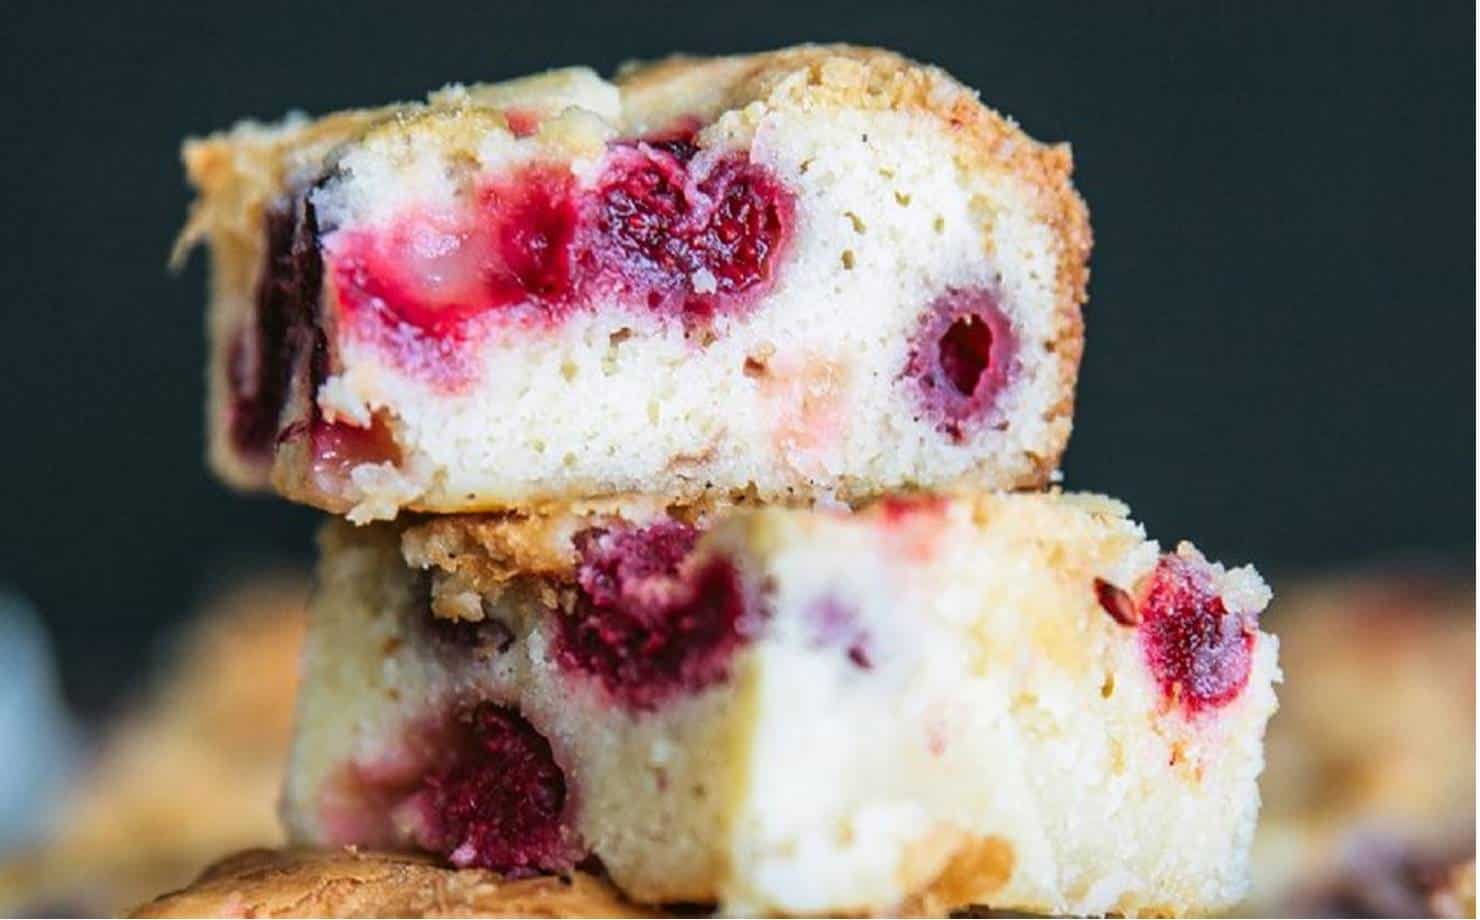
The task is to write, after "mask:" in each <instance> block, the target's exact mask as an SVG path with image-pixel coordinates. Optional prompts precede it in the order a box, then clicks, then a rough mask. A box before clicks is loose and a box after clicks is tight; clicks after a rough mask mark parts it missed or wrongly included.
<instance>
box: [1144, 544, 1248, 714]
mask: <svg viewBox="0 0 1480 920" xmlns="http://www.w3.org/2000/svg"><path fill="white" fill-rule="evenodd" d="M1139 610H1140V613H1141V618H1142V619H1141V648H1142V650H1143V651H1144V652H1145V655H1146V662H1147V664H1148V665H1150V667H1151V673H1152V674H1153V675H1155V677H1156V680H1157V683H1158V684H1159V685H1160V686H1161V690H1162V693H1163V694H1165V695H1166V697H1167V698H1168V699H1170V700H1171V701H1172V702H1173V703H1174V704H1177V705H1180V706H1181V707H1182V709H1183V711H1184V712H1186V713H1188V714H1189V715H1191V714H1195V713H1197V712H1200V711H1202V710H1204V709H1208V708H1216V707H1219V706H1223V705H1226V704H1227V703H1230V702H1232V701H1233V700H1234V699H1235V698H1237V697H1238V695H1239V694H1240V693H1241V692H1242V691H1243V689H1244V686H1245V685H1246V684H1247V683H1248V682H1249V670H1250V668H1251V666H1252V661H1253V653H1254V640H1255V637H1256V635H1257V630H1256V629H1255V626H1254V622H1253V618H1252V617H1250V616H1247V615H1244V614H1240V613H1235V612H1230V611H1229V610H1228V609H1227V608H1225V607H1224V605H1223V599H1222V598H1221V597H1219V596H1218V593H1217V586H1216V585H1215V584H1214V582H1213V573H1212V569H1211V567H1210V566H1209V565H1208V564H1207V563H1206V562H1203V561H1202V560H1200V559H1193V558H1187V557H1184V556H1179V555H1172V554H1168V555H1164V556H1162V557H1161V560H1160V561H1159V562H1158V563H1157V566H1156V570H1155V571H1154V572H1153V573H1152V576H1151V583H1150V585H1149V587H1148V588H1147V589H1146V595H1145V597H1144V598H1143V599H1142V600H1141V603H1140V605H1139Z"/></svg>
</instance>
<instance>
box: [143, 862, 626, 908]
mask: <svg viewBox="0 0 1480 920" xmlns="http://www.w3.org/2000/svg"><path fill="white" fill-rule="evenodd" d="M132 916H135V917H651V916H654V914H653V913H652V912H651V911H648V910H639V909H638V908H637V907H635V906H633V905H632V904H630V903H628V902H626V901H623V900H622V898H621V896H620V895H618V894H617V893H616V892H615V891H614V890H612V888H611V886H609V885H608V884H606V883H605V882H603V881H601V880H600V879H598V878H596V877H594V876H592V875H588V874H586V873H583V872H575V873H572V874H571V875H569V876H567V877H560V876H550V875H545V876H535V877H533V878H522V879H504V878H502V877H500V876H499V875H498V874H496V873H494V872H489V871H487V870H483V869H449V868H446V867H445V866H441V865H438V864H437V863H436V862H435V861H434V860H432V859H431V858H430V857H423V856H413V855H407V854H391V853H374V852H359V851H355V850H317V851H315V850H251V851H248V852H245V853H238V854H237V855H235V856H232V857H230V858H228V859H224V860H222V861H221V862H219V863H217V864H216V865H214V866H212V867H211V868H210V869H208V870H206V872H205V874H204V875H202V876H201V877H200V878H199V879H198V880H197V881H196V882H195V883H194V884H192V885H191V886H189V887H188V888H185V889H184V890H182V891H175V892H171V893H170V894H166V895H162V896H160V897H158V898H156V899H155V900H153V901H150V902H149V903H148V904H144V905H142V906H140V907H138V908H137V909H135V910H134V912H133V914H132Z"/></svg>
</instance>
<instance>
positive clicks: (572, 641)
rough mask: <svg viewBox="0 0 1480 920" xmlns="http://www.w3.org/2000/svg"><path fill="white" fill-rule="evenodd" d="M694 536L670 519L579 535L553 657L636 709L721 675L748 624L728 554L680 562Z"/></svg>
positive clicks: (715, 680)
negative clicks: (688, 564) (569, 607)
mask: <svg viewBox="0 0 1480 920" xmlns="http://www.w3.org/2000/svg"><path fill="white" fill-rule="evenodd" d="M698 536H699V535H698V531H697V530H695V529H694V528H693V527H690V526H689V525H686V524H681V523H677V522H672V521H668V522H663V523H659V524H655V525H652V526H650V527H646V528H642V529H638V530H617V531H607V530H593V531H586V532H584V533H582V534H579V535H578V536H577V537H576V546H577V549H578V551H579V552H580V554H581V562H580V566H579V571H578V575H577V580H578V586H579V595H578V600H577V603H576V606H575V609H574V610H573V611H572V612H571V613H569V614H566V615H564V616H562V617H561V619H560V635H559V640H558V642H557V645H556V658H557V660H558V661H559V662H560V664H561V665H562V666H563V667H565V668H567V669H568V670H570V671H573V672H577V673H582V674H587V675H590V676H592V677H594V678H595V679H596V680H597V681H598V682H599V683H600V684H601V686H602V687H603V688H604V689H605V691H606V692H607V693H608V694H609V695H610V696H611V698H612V699H613V700H615V701H616V702H618V703H619V704H621V705H623V706H626V707H628V708H629V709H633V710H651V709H655V708H657V707H658V706H659V705H660V704H661V703H663V702H665V701H667V700H668V699H670V698H672V697H674V696H678V695H682V694H689V693H697V692H698V691H700V690H702V689H704V688H706V687H709V686H711V685H713V684H716V683H719V682H721V681H723V680H725V679H726V678H727V677H728V676H729V665H730V661H731V659H732V658H733V657H734V654H735V652H736V651H737V650H738V649H739V648H740V647H741V646H743V645H744V644H745V643H747V642H748V641H749V640H750V638H751V635H752V633H753V630H754V624H753V623H752V622H751V621H752V616H751V615H750V614H749V611H748V605H747V604H746V598H745V593H744V591H743V589H742V586H741V582H740V576H739V573H738V572H737V571H736V569H735V566H734V565H733V564H732V563H731V562H730V561H728V560H726V559H723V558H714V559H711V560H709V561H707V562H705V563H704V564H703V565H702V566H700V567H699V568H697V569H690V570H687V571H685V570H684V566H683V563H684V562H685V561H686V560H687V558H688V556H689V554H690V552H691V551H692V549H693V546H694V543H695V541H696V540H697V539H698Z"/></svg>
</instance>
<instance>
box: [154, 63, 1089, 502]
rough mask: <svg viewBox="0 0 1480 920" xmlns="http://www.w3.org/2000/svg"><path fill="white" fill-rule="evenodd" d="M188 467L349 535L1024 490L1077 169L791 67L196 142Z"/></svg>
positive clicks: (914, 87) (1053, 421) (1048, 429)
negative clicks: (600, 512)
mask: <svg viewBox="0 0 1480 920" xmlns="http://www.w3.org/2000/svg"><path fill="white" fill-rule="evenodd" d="M184 158H185V163H186V168H187V172H188V174H189V177H190V181H191V182H192V184H193V185H194V186H195V187H196V189H197V191H198V194H199V198H198V200H197V202H196V205H195V208H194V211H193V213H192V216H191V218H190V221H189V224H188V226H187V228H186V230H185V232H184V234H183V237H182V240H181V244H182V251H183V247H187V246H188V245H189V244H192V243H194V242H196V241H205V242H206V243H208V244H209V247H210V250H211V255H212V266H213V273H212V274H213V282H212V297H211V310H210V324H209V325H210V337H211V355H212V357H211V368H210V391H211V393H210V406H209V415H210V430H211V435H210V454H211V459H212V462H213V465H214V467H215V469H216V471H217V472H218V473H219V474H220V475H221V476H222V477H223V478H225V479H226V480H227V481H228V482H230V483H232V484H234V485H237V486H241V487H246V488H262V487H265V486H267V485H268V484H269V481H270V482H271V483H272V484H273V485H275V486H276V488H277V489H278V490H279V491H281V492H282V493H283V494H285V495H287V496H289V497H291V498H294V499H297V500H300V501H303V502H307V503H309V504H312V505H316V506H318V507H320V508H324V509H327V510H330V511H334V512H348V513H350V514H351V516H352V517H353V518H355V519H356V520H367V519H373V518H388V517H392V516H394V515H395V513H396V512H397V511H398V510H399V509H401V508H408V509H414V510H421V511H432V512H455V511H474V510H500V509H519V508H525V507H529V506H532V505H536V504H539V503H542V502H547V501H555V500H559V501H568V500H583V499H592V498H601V497H610V496H616V495H623V494H628V493H643V494H650V495H665V496H671V497H673V498H676V499H680V500H685V501H691V500H699V499H705V500H711V499H720V500H724V499H728V498H731V497H734V496H737V495H749V496H752V497H757V498H760V499H764V500H787V501H791V502H805V501H808V500H812V499H815V498H817V497H819V496H824V497H827V498H828V499H840V500H844V501H851V500H855V499H862V498H867V497H869V496H872V495H876V494H879V493H882V492H885V491H890V490H895V489H898V488H901V487H907V486H915V487H939V486H943V485H947V484H951V483H957V482H960V483H969V484H971V485H973V486H977V487H984V488H1010V487H1036V486H1041V485H1043V484H1044V483H1045V482H1047V481H1048V480H1049V478H1050V477H1051V476H1052V474H1053V473H1054V472H1055V471H1056V469H1057V465H1058V461H1059V457H1060V454H1061V453H1062V452H1063V449H1064V446H1065V443H1066V441H1067V438H1068V435H1069V428H1070V416H1071V412H1072V403H1073V392H1074V381H1075V376H1076V374H1077V368H1078V362H1079V355H1080V350H1081V345H1082V322H1081V318H1080V307H1081V304H1082V302H1083V300H1084V297H1085V284H1086V278H1087V267H1086V260H1087V257H1088V253H1089V248H1090V231H1089V226H1088V221H1087V216H1086V212H1085V209H1084V206H1083V204H1082V202H1081V201H1080V199H1079V198H1078V196H1077V195H1076V194H1075V192H1074V190H1073V188H1072V187H1071V185H1070V181H1069V173H1070V156H1069V151H1068V149H1067V148H1066V147H1064V146H1044V145H1042V144H1039V143H1037V142H1035V141H1034V140H1032V139H1031V138H1029V137H1028V136H1027V135H1025V134H1024V133H1023V132H1022V131H1020V130H1019V129H1018V128H1017V127H1016V126H1015V125H1013V124H1012V123H1011V122H1010V121H1008V120H1007V119H1005V118H1004V117H1002V116H1001V115H998V114H997V113H995V112H993V111H991V110H990V109H988V108H986V107H984V106H983V105H982V104H981V102H979V101H978V99H977V97H976V95H975V94H974V93H973V92H971V91H970V90H968V89H966V88H965V87H963V86H961V85H960V84H959V83H957V82H956V81H955V80H953V79H952V78H951V77H949V76H948V75H946V74H945V73H943V72H942V71H940V70H938V69H936V68H933V67H926V66H922V65H919V64H915V63H913V62H911V61H908V60H906V59H904V58H901V57H899V56H897V55H895V54H892V53H889V52H885V51H878V50H871V49H860V48H850V47H810V46H809V47H800V48H793V49H789V50H785V51H779V52H774V53H769V54H758V55H751V56H742V57H725V58H713V59H693V58H680V59H672V60H668V61H665V62H662V63H658V64H654V65H650V66H645V67H635V68H629V69H626V70H624V71H623V72H622V73H621V74H620V75H618V77H617V78H616V79H615V81H614V82H608V81H606V80H603V79H601V78H599V77H597V76H596V75H595V74H593V73H592V72H590V71H589V70H585V69H569V70H560V71H552V72H550V73H546V74H542V75H539V76H535V77H530V78H526V79H522V80H516V81H513V82H511V83H503V84H496V85H491V86H470V87H457V86H454V87H448V88H446V89H443V90H441V91H438V92H436V93H433V94H432V95H431V96H430V97H429V99H428V101H427V102H426V103H422V104H408V105H398V106H392V107H389V108H383V109H377V110H366V111H354V112H345V113H340V114H337V115H331V116H329V117H327V118H323V119H320V120H317V121H308V120H305V119H302V118H290V119H288V120H287V121H284V122H281V123H279V124H276V125H270V126H264V125H260V124H253V123H248V124H242V125H239V126H237V127H236V128H234V129H233V130H231V131H229V132H226V133H224V134H218V135H213V136H211V137H208V138H206V139H204V140H197V141H192V142H189V143H187V144H186V146H185V151H184Z"/></svg>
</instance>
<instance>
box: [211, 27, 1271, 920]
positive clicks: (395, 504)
mask: <svg viewBox="0 0 1480 920" xmlns="http://www.w3.org/2000/svg"><path fill="white" fill-rule="evenodd" d="M185 156H186V163H187V167H188V169H189V173H190V176H191V178H192V180H193V181H194V182H195V184H196V185H197V187H198V188H199V189H200V193H201V196H200V199H199V202H198V204H197V206H196V209H195V211H194V214H193V216H192V218H191V222H190V225H189V228H188V229H187V234H186V240H187V241H193V240H196V239H204V240H206V241H207V242H208V243H209V244H210V248H211V253H212V256H213V260H212V264H213V292H214V293H213V298H212V309H211V320H210V327H211V332H212V356H213V357H212V366H211V371H210V384H211V400H210V410H211V419H210V422H211V432H212V434H211V457H212V462H213V464H214V466H215V467H216V469H217V471H218V472H219V473H220V474H221V475H222V477H223V478H225V479H226V480H227V481H228V482H231V483H233V484H235V485H238V486H242V487H245V488H261V487H266V486H268V485H269V484H270V485H271V486H273V487H275V488H276V489H277V490H278V491H280V492H281V493H282V494H284V495H286V496H288V497H290V498H293V499H297V500H300V501H304V502H307V503H310V504H313V505H315V506H317V507H320V508H323V509H324V510H326V511H330V512H334V513H335V514H342V515H345V516H347V517H348V519H349V521H351V522H354V523H353V524H351V523H345V522H341V521H334V522H331V523H330V524H329V525H327V526H326V527H325V529H324V532H323V537H322V539H321V563H320V576H319V581H320V584H319V591H318V596H317V599H316V601H315V604H314V608H315V609H314V612H313V620H312V623H311V626H310V635H309V639H308V649H307V653H306V659H305V662H304V679H305V682H304V690H303V695H302V699H301V702H300V707H299V725H298V731H297V739H296V742H295V746H294V752H293V757H292V763H291V768H290V776H289V781H288V788H287V793H286V799H285V818H286V821H287V824H288V827H289V829H290V831H291V833H292V835H293V837H294V838H295V840H297V841H298V842H299V843H301V844H309V845H320V846H344V845H353V846H363V847H377V848H393V849H407V850H416V851H420V852H423V853H427V854H431V855H432V856H433V857H434V858H437V859H441V860H444V861H445V862H446V863H447V864H449V865H451V866H455V867H457V868H459V869H466V868H479V869H486V870H493V871H495V872H497V873H501V874H503V875H504V876H506V877H521V876H527V875H530V874H538V873H554V874H569V873H571V872H572V871H574V870H575V869H576V867H577V866H580V867H582V868H583V869H585V870H587V871H594V872H599V873H602V874H604V875H605V876H606V877H608V878H609V879H610V880H611V882H612V883H614V884H615V885H616V887H617V888H618V889H619V890H620V891H622V892H623V893H624V894H625V895H627V896H628V897H630V898H632V899H634V900H636V901H638V902H642V903H646V904H660V903H666V902H685V903H695V902H698V903H706V904H715V905H717V906H718V907H719V908H720V909H721V910H724V911H726V912H744V913H773V912H782V913H791V914H837V913H852V914H858V913H887V912H890V911H899V910H911V911H923V912H928V913H937V912H944V911H950V910H954V909H958V908H962V907H966V906H969V905H985V906H989V907H992V908H999V909H1015V910H1027V911H1034V912H1041V913H1070V912H1087V913H1104V912H1115V913H1123V914H1134V913H1158V914H1159V913H1168V912H1172V913H1176V912H1196V911H1206V910H1211V909H1216V908H1218V907H1221V906H1225V905H1228V904H1231V903H1233V902H1234V901H1236V900H1237V899H1238V898H1239V897H1240V895H1241V894H1242V892H1243V890H1244V886H1245V879H1244V874H1245V860H1246V851H1247V848H1248V845H1249V840H1250V837H1251V835H1252V832H1253V828H1254V822H1255V818H1256V814H1257V811H1258V792H1257V787H1256V777H1257V775H1258V773H1259V770H1260V768H1261V765H1262V762H1263V759H1262V736H1263V730H1264V724H1265V722H1266V720H1267V719H1268V717H1269V715H1270V714H1271V713H1272V711H1273V709H1274V706H1275V703H1274V696H1273V693H1272V690H1271V684H1272V682H1273V681H1274V680H1275V679H1276V678H1277V675H1278V671H1277V667H1276V664H1275V642H1274V640H1273V639H1272V638H1271V637H1269V636H1267V635H1265V634H1263V633H1260V632H1259V630H1258V625H1257V617H1258V615H1259V613H1260V611H1261V610H1262V609H1263V608H1264V606H1265V604H1266V603H1267V601H1268V589H1267V588H1266V587H1265V586H1264V584H1263V582H1262V581H1261V580H1260V579H1259V577H1258V575H1257V574H1255V573H1254V572H1253V571H1252V569H1247V568H1246V569H1232V570H1228V569H1224V568H1223V567H1222V566H1220V565H1218V564H1216V563H1213V562H1210V561H1208V560H1206V559H1204V558H1203V557H1202V556H1201V555H1200V554H1199V553H1198V552H1197V551H1196V550H1195V549H1193V548H1192V547H1191V545H1189V544H1182V545H1181V546H1178V547H1176V548H1175V549H1174V550H1172V551H1163V550H1162V549H1161V548H1159V547H1158V546H1157V544H1155V543H1152V542H1149V541H1148V540H1147V539H1146V537H1145V535H1144V534H1143V533H1142V531H1141V530H1140V528H1139V527H1138V526H1136V525H1135V524H1133V523H1132V522H1131V521H1130V520H1129V518H1128V515H1127V511H1126V509H1125V508H1124V507H1123V506H1122V505H1120V504H1119V503H1117V502H1115V501H1113V500H1110V499H1106V498H1102V497H1098V496H1092V495H1072V494H1060V493H1059V492H1057V491H1049V492H1044V491H1031V490H1035V489H1043V488H1044V487H1046V486H1047V485H1048V484H1049V483H1050V482H1051V481H1052V480H1053V478H1054V477H1055V476H1056V470H1057V466H1058V461H1059V457H1060V455H1061V453H1062V451H1063V449H1064V446H1065V443H1066V441H1067V438H1068V433H1069V427H1070V415H1071V411H1072V404H1073V392H1074V382H1075V375H1076V372H1077V367H1078V361H1079V354H1080V350H1081V347H1082V338H1083V335H1082V329H1083V327H1082V323H1081V320H1080V308H1081V305H1082V302H1083V299H1084V296H1085V280H1086V272H1087V269H1086V260H1087V257H1088V250H1089V228H1088V223H1087V218H1086V214H1085V209H1084V207H1083V205H1082V203H1081V202H1080V201H1079V199H1078V197H1077V196H1076V195H1075V193H1074V191H1073V189H1072V187H1071V186H1070V184H1069V169H1070V161H1069V155H1068V152H1067V150H1066V149H1065V148H1062V147H1046V146H1043V145H1040V144H1038V143H1037V142H1035V141H1033V140H1032V139H1031V138H1029V137H1027V136H1026V135H1024V134H1023V133H1022V132H1021V131H1019V130H1018V129H1017V128H1016V127H1015V126H1014V125H1013V124H1012V123H1011V122H1009V121H1007V120H1006V119H1004V118H1003V117H1001V116H999V115H997V114H996V113H994V112H992V111H991V110H989V109H987V108H985V107H984V106H983V105H982V104H981V103H980V102H979V101H978V100H977V98H976V96H975V94H973V93H972V92H971V91H969V90H967V89H965V88H964V87H962V86H961V85H960V84H958V83H956V82H955V81H954V80H952V79H951V78H950V77H949V76H947V75H946V74H944V73H942V72H941V71H939V70H937V69H934V68H930V67H924V66H921V65H917V64H914V63H912V62H910V61H907V60H905V59H903V58H900V57H898V56H895V55H893V54H890V53H887V52H882V51H873V50H863V49H855V48H846V47H803V48H796V49H790V50H786V51H781V52H776V53H771V54H761V55H753V56H745V57H732V58H717V59H708V60H694V59H675V60H670V61H667V62H664V63H660V64H657V65H652V66H647V67H639V68H635V69H628V70H625V71H624V72H623V73H622V74H621V75H619V77H618V78H617V79H616V80H615V82H607V81H605V80H602V79H600V78H599V77H597V76H595V75H594V74H592V73H591V72H589V71H586V70H581V69H572V70H565V71H554V72H551V73H548V74H544V75H540V76H536V77H530V78H527V79H523V80H517V81H513V82H510V83H505V84H497V85H492V86H473V87H450V88H447V89H444V90H441V91H439V92H437V93H434V94H432V96H431V97H430V98H429V100H428V101H427V102H426V103H425V104H414V105H403V106H394V107H389V108H385V109H379V110H371V111H357V112H348V113H343V114H339V115H334V116H330V117H327V118H324V119H320V120H318V121H305V120H301V119H300V120H289V121H287V122H285V123H282V124H279V125H275V126H261V125H243V126H239V127H237V128H236V129H234V130H232V131H230V132H228V133H226V134H223V135H218V136H215V137H211V138H208V139H206V140H203V141H198V142H192V143H191V144H189V145H187V148H186V154H185ZM1012 490H1019V491H1016V492H1014V491H1012ZM1022 490H1029V491H1022ZM370 521H381V522H380V523H367V522H370Z"/></svg>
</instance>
